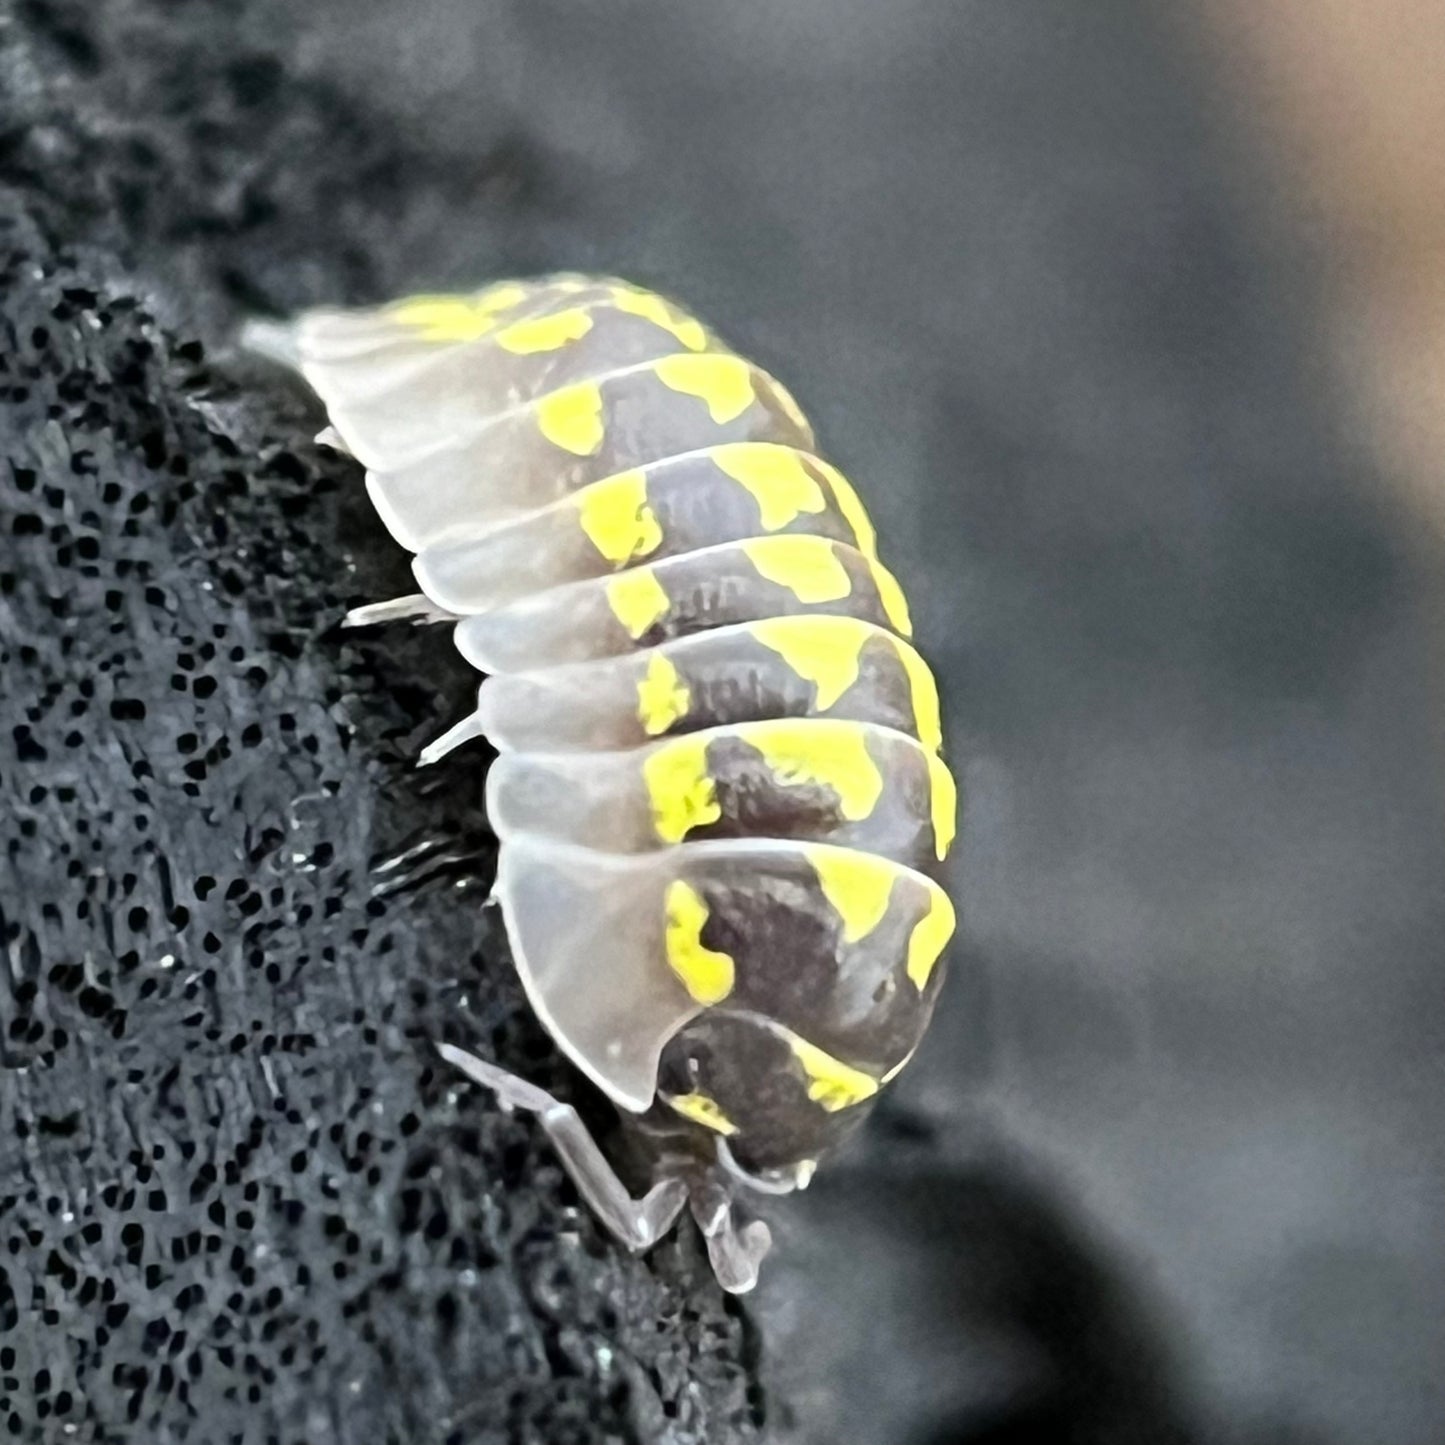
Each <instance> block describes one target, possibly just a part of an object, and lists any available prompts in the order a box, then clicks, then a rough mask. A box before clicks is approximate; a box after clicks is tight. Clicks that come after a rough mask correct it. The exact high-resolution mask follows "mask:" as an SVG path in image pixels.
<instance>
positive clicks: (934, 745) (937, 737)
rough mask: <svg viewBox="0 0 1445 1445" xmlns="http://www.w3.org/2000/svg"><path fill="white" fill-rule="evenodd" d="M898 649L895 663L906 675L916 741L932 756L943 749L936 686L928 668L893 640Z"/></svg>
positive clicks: (917, 657)
mask: <svg viewBox="0 0 1445 1445" xmlns="http://www.w3.org/2000/svg"><path fill="white" fill-rule="evenodd" d="M894 646H895V647H897V649H898V660H899V661H900V662H901V663H902V664H903V671H904V672H905V673H907V674H908V686H909V689H910V690H911V692H912V694H913V718H914V722H915V724H916V725H917V727H918V740H919V742H921V743H922V744H923V746H924V747H926V748H929V749H931V750H933V751H934V752H936V751H937V750H938V749H939V748H940V747H942V746H943V715H942V713H941V712H940V711H939V706H938V684H937V683H936V682H935V681H934V680H933V674H932V673H931V672H930V671H929V670H928V664H927V663H926V662H924V660H923V659H922V658H921V657H920V656H919V655H918V653H917V652H916V651H915V650H914V649H913V648H912V647H910V646H909V645H908V644H907V643H906V642H903V641H900V640H898V639H896V638H895V639H894Z"/></svg>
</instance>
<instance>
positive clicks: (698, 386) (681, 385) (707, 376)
mask: <svg viewBox="0 0 1445 1445" xmlns="http://www.w3.org/2000/svg"><path fill="white" fill-rule="evenodd" d="M653 371H654V372H655V373H656V374H657V379H658V380H659V381H660V382H661V383H662V384H663V385H664V386H665V387H667V388H668V390H669V391H678V392H682V393H683V394H684V395H686V396H695V397H697V398H699V399H700V400H701V401H702V402H703V404H704V405H705V406H706V407H707V411H708V415H709V416H710V417H712V419H713V421H715V422H716V423H717V424H718V425H719V426H722V425H723V424H724V423H726V422H730V421H736V420H737V418H738V417H740V416H741V415H742V414H743V413H744V412H745V411H746V410H747V409H748V408H749V407H750V406H751V405H752V404H753V401H754V400H755V399H756V393H755V392H754V390H753V374H752V368H751V367H750V366H749V365H748V364H747V362H746V361H743V360H742V359H741V358H740V357H737V356H727V355H718V356H664V357H663V358H662V360H661V361H659V362H657V363H656V364H655V365H654V366H653Z"/></svg>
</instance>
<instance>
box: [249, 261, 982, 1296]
mask: <svg viewBox="0 0 1445 1445" xmlns="http://www.w3.org/2000/svg"><path fill="white" fill-rule="evenodd" d="M246 339H247V341H248V344H250V345H252V346H253V347H254V348H256V349H258V350H261V351H264V352H267V353H269V354H271V355H273V356H276V357H279V358H280V359H283V360H285V361H287V362H288V363H290V364H292V365H294V366H295V367H296V368H297V369H298V370H299V371H300V372H301V373H302V375H304V376H305V378H306V380H307V381H308V382H309V383H310V384H311V386H312V387H313V388H314V389H315V391H316V392H317V393H318V394H319V395H320V397H321V399H322V401H323V402H324V403H325V405H326V409H327V412H328V415H329V421H330V427H329V429H328V431H327V432H325V433H323V439H324V440H327V441H329V442H330V443H331V444H332V445H333V446H336V447H338V448H340V449H342V450H344V451H346V452H349V453H350V454H351V455H352V456H354V457H355V458H356V459H357V460H358V461H360V462H361V463H362V464H363V465H364V466H365V467H366V468H367V487H368V489H369V491H370V494H371V497H372V499H373V501H374V502H375V504H376V508H377V511H378V512H379V513H380V515H381V517H382V520H383V521H384V522H385V523H386V525H387V527H388V528H389V529H390V530H391V532H392V534H393V535H394V536H395V537H396V539H397V541H399V542H400V543H401V544H402V545H403V546H405V547H407V548H409V549H410V550H411V551H413V552H414V553H416V560H415V571H416V577H417V581H418V583H419V585H420V588H421V592H420V594H419V595H417V596H415V597H409V598H402V599H399V600H398V601H396V602H389V603H381V604H379V605H377V606H375V607H369V608H362V609H360V610H359V611H358V612H356V613H353V614H352V615H351V618H350V619H349V620H350V621H351V622H352V623H353V624H362V623H368V622H376V621H382V620H386V619H389V618H394V617H409V618H413V619H419V620H451V621H454V622H455V624H456V642H457V646H458V648H459V649H460V650H461V652H462V655H463V656H464V657H465V658H466V659H467V661H468V662H470V663H471V664H472V665H473V666H474V667H476V668H478V669H479V670H480V671H482V672H484V673H486V674H488V676H487V678H486V680H485V681H484V682H483V683H482V685H481V689H480V691H479V693H478V697H477V707H476V711H475V712H474V713H473V714H472V715H471V716H469V717H468V718H466V719H464V720H463V721H462V722H460V723H459V724H457V725H456V726H455V727H453V728H452V730H451V731H450V732H449V733H447V734H446V735H445V736H443V737H442V738H440V739H438V741H437V742H436V743H434V744H432V746H431V747H429V748H428V749H426V750H425V752H424V754H423V760H424V761H430V760H432V759H434V758H436V757H438V756H440V755H441V754H442V753H444V752H446V751H448V750H450V749H451V748H454V747H456V746H458V745H460V744H461V743H463V742H465V741H467V740H468V739H470V738H473V737H476V736H479V735H483V734H484V735H485V736H486V737H488V738H489V739H490V740H491V742H492V743H493V745H494V746H495V747H496V748H497V749H498V750H499V751H500V754H501V756H500V757H499V758H498V759H497V761H496V762H495V764H494V765H493V766H492V768H491V771H490V774H489V776H488V778H487V785H486V790H487V806H488V812H489V817H490V820H491V823H492V826H493V827H494V828H495V830H496V833H497V836H498V838H499V839H500V840H501V850H500V861H499V865H498V874H497V882H496V890H495V897H496V898H497V899H498V900H499V902H500V904H501V908H502V912H503V915H504V918H505V920H506V926H507V932H508V936H509V938H510V941H511V945H512V950H513V953H514V956H515V959H516V966H517V969H518V971H519V973H520V975H521V978H522V981H523V983H524V985H525V987H526V990H527V994H528V997H529V998H530V1000H531V1003H532V1005H533V1007H534V1008H535V1010H536V1012H537V1014H538V1016H539V1017H540V1019H541V1020H542V1022H543V1023H544V1024H545V1025H546V1027H547V1029H548V1030H549V1031H550V1032H551V1034H552V1036H553V1037H554V1038H555V1039H556V1041H557V1043H558V1044H559V1045H560V1046H561V1048H562V1049H563V1050H564V1051H565V1052H566V1053H567V1055H568V1056H569V1057H570V1058H571V1059H572V1060H573V1062H575V1063H576V1065H577V1066H578V1067H579V1068H580V1069H581V1070H582V1071H583V1073H585V1074H586V1075H587V1077H588V1078H590V1079H591V1080H592V1081H593V1082H594V1083H595V1084H596V1085H598V1087H600V1088H601V1089H602V1090H604V1091H605V1092H606V1093H607V1094H608V1095H609V1096H610V1097H611V1098H612V1099H613V1100H614V1101H615V1102H616V1104H617V1105H618V1106H619V1107H620V1109H621V1110H622V1111H623V1113H624V1117H626V1118H628V1119H629V1120H630V1121H631V1122H632V1123H633V1124H634V1125H635V1126H636V1127H637V1128H638V1129H639V1130H640V1132H641V1133H642V1135H643V1136H644V1137H645V1138H646V1139H647V1141H648V1144H649V1147H650V1151H651V1157H652V1159H653V1161H654V1166H655V1171H656V1178H657V1182H656V1183H655V1184H654V1187H653V1188H652V1190H651V1192H650V1193H649V1194H648V1195H647V1196H646V1197H645V1198H644V1199H642V1200H634V1199H633V1198H632V1197H631V1196H630V1195H629V1194H628V1193H627V1191H626V1190H625V1188H624V1187H623V1185H622V1184H621V1183H620V1182H619V1180H618V1179H617V1177H616V1175H615V1174H614V1173H613V1171H612V1169H611V1167H610V1165H609V1164H608V1163H607V1161H606V1159H605V1157H604V1156H603V1155H602V1154H601V1152H600V1151H599V1150H598V1149H597V1146H596V1145H595V1144H594V1143H593V1142H592V1140H591V1138H590V1137H589V1136H588V1135H587V1133H586V1131H585V1129H584V1128H583V1126H582V1125H581V1123H580V1121H579V1120H578V1118H577V1116H576V1115H575V1114H574V1113H573V1112H572V1110H571V1109H570V1108H568V1107H567V1106H565V1105H563V1104H561V1103H559V1102H558V1101H557V1100H555V1099H553V1098H552V1097H551V1096H550V1095H548V1094H545V1093H543V1092H542V1091H541V1090H539V1089H536V1088H535V1087H534V1086H532V1085H530V1084H527V1083H526V1082H524V1081H522V1080H519V1079H517V1078H515V1077H514V1076H513V1075H510V1074H507V1073H505V1072H504V1071H502V1070H500V1069H498V1068H497V1067H496V1066H494V1065H492V1064H489V1063H486V1062H484V1061H482V1060H480V1059H477V1058H475V1057H473V1056H472V1055H469V1054H465V1053H463V1052H461V1051H460V1050H457V1049H454V1048H451V1047H450V1046H445V1045H444V1046H443V1052H444V1053H445V1054H446V1056H447V1057H448V1058H449V1059H451V1060H452V1061H453V1062H455V1063H456V1064H458V1065H459V1066H460V1067H462V1068H463V1069H465V1070H466V1071H467V1072H468V1073H469V1074H470V1075H471V1076H472V1077H473V1078H476V1079H478V1080H479V1081H481V1082H482V1083H484V1084H486V1085H487V1086H488V1087H489V1088H492V1089H494V1090H495V1091H496V1092H497V1094H498V1095H499V1097H500V1098H501V1099H502V1101H503V1102H504V1103H505V1104H507V1105H510V1106H515V1107H521V1108H524V1109H528V1110H531V1111H534V1112H535V1113H537V1114H538V1116H539V1117H540V1118H541V1120H542V1122H543V1124H544V1125H545V1126H546V1128H547V1130H548V1132H549V1134H550V1135H551V1136H552V1138H553V1140H554V1141H555V1142H556V1144H557V1147H558V1148H559V1150H560V1152H561V1155H562V1157H563V1159H564V1161H565V1162H566V1164H567V1165H568V1167H569V1169H570V1170H571V1171H572V1173H573V1175H574V1177H575V1178H576V1179H577V1182H578V1184H579V1187H580V1188H581V1189H582V1191H583V1193H584V1194H585V1196H586V1197H587V1198H588V1200H589V1201H590V1202H591V1203H592V1205H593V1206H594V1207H595V1208H596V1209H597V1211H598V1213H599V1214H600V1215H601V1217H602V1218H603V1220H604V1221H605V1222H606V1223H607V1224H608V1225H609V1227H610V1228H611V1229H612V1230H613V1232H614V1233H615V1234H616V1235H617V1236H618V1237H619V1238H620V1239H622V1240H623V1241H624V1242H625V1243H626V1244H628V1245H629V1246H631V1247H633V1248H637V1249H641V1248H646V1247H647V1246H648V1245H650V1244H651V1243H653V1242H654V1241H655V1240H656V1239H657V1238H658V1236H659V1235H660V1234H661V1233H662V1232H664V1231H665V1230H666V1229H667V1228H668V1227H669V1226H670V1225H671V1223H672V1221H673V1220H674V1219H675V1218H676V1216H677V1214H678V1212H679V1211H680V1209H681V1208H682V1206H683V1204H684V1202H687V1201H689V1200H690V1202H691V1204H692V1208H693V1212H694V1214H695V1216H696V1217H697V1219H698V1222H699V1223H700V1224H701V1226H702V1228H703V1231H704V1234H705V1235H706V1237H707V1241H708V1246H709V1251H710V1254H711V1257H712V1259H713V1263H714V1267H715V1268H716V1269H717V1272H718V1275H719V1278H720V1279H721V1280H722V1282H723V1283H724V1284H725V1285H726V1286H727V1287H728V1288H731V1289H735V1290H737V1289H746V1288H748V1287H749V1286H750V1285H751V1284H752V1283H753V1281H754V1279H755V1277H756V1272H757V1263H758V1260H759V1259H760V1257H761V1255H762V1253H763V1252H764V1250H765V1249H766V1248H767V1243H768V1237H767V1231H766V1228H765V1226H763V1225H761V1224H760V1223H756V1222H755V1223H753V1224H751V1225H749V1226H747V1227H746V1228H745V1229H739V1228H738V1227H737V1226H736V1225H735V1224H734V1222H733V1217H732V1212H731V1208H730V1201H731V1198H732V1196H733V1193H734V1191H735V1189H736V1188H737V1186H739V1185H750V1186H752V1187H755V1188H758V1189H761V1190H765V1191H769V1192H778V1193H781V1192H786V1191H787V1190H788V1189H791V1188H796V1187H799V1186H801V1185H803V1184H805V1183H806V1182H807V1179H808V1177H809V1176H810V1174H811V1172H812V1168H813V1165H814V1163H815V1161H816V1159H817V1157H818V1156H819V1154H820V1153H822V1152H823V1151H824V1150H826V1149H827V1148H829V1147H830V1146H832V1145H833V1144H835V1143H837V1142H838V1141H839V1140H840V1139H841V1138H842V1137H843V1136H844V1135H846V1134H847V1133H848V1132H849V1131H850V1130H852V1129H853V1128H854V1127H856V1125H857V1124H858V1123H859V1122H860V1121H861V1119H862V1117H863V1116H864V1114H865V1113H866V1111H867V1108H868V1105H869V1102H870V1101H871V1100H872V1099H873V1098H874V1096H875V1095H876V1094H877V1092H878V1090H879V1088H880V1087H881V1086H882V1085H883V1084H885V1083H886V1082H887V1081H888V1080H889V1079H891V1078H892V1077H893V1076H894V1075H895V1074H896V1073H897V1072H898V1071H899V1070H900V1069H901V1068H902V1067H903V1066H904V1064H905V1063H907V1061H908V1059H909V1058H910V1056H911V1055H912V1053H913V1050H914V1049H915V1047H916V1046H917V1044H918V1041H919V1038H920V1036H921V1034H922V1032H923V1029H924V1027H925V1026H926V1024H927V1022H928V1019H929V1015H930V1013H931V1011H932V1009H933V1004H934V999H935V998H936V996H937V993H938V989H939V986H940V983H941V981H942V969H941V968H940V967H938V962H939V958H940V955H941V953H942V950H943V947H944V945H945V943H946V942H947V941H948V938H949V937H950V935H951V934H952V932H953V927H954V914H953V909H952V907H951V905H950V903H949V900H948V897H947V895H946V894H945V893H944V892H943V890H942V889H941V888H940V887H939V886H938V884H937V882H936V881H935V879H934V875H935V874H936V873H937V871H938V868H939V865H940V864H941V863H942V861H943V859H944V857H945V855H946V854H947V852H948V848H949V845H950V843H951V841H952V838H953V833H954V826H955V814H956V798H955V792H954V785H953V780H952V778H951V777H950V775H949V772H948V769H947V768H946V767H945V766H944V764H943V762H942V761H941V760H940V756H939V749H940V745H941V742H942V732H941V727H940V721H939V709H938V696H937V691H936V688H935V685H934V681H933V678H932V675H931V674H930V673H929V670H928V668H927V667H926V666H925V664H924V663H923V661H922V660H921V658H920V657H919V656H918V654H917V653H916V652H915V651H914V649H913V647H912V645H911V644H910V643H909V641H908V640H907V639H908V636H909V632H910V624H909V617H908V608H907V604H906V602H905V600H904V597H903V593H902V590H901V589H900V587H899V585H898V583H897V581H896V580H895V579H894V577H893V575H892V574H891V573H890V572H888V571H887V570H886V569H885V568H884V567H883V565H882V564H881V563H880V562H879V560H878V556H877V551H876V548H875V543H874V534H873V528H872V525H871V523H870V522H869V519H868V516H867V513H866V512H865V511H864V509H863V506H862V504H861V503H860V502H859V500H858V497H857V495H856V493H855V492H854V491H853V489H852V487H851V486H850V485H849V484H848V482H847V481H846V480H845V479H844V478H843V476H842V475H841V474H840V473H839V472H838V470H837V469H836V468H835V467H833V466H832V465H830V464H829V463H828V462H826V461H824V460H823V459H822V458H821V457H820V456H819V455H818V451H817V448H816V444H815V441H814V438H813V433H812V430H811V428H810V426H809V424H808V421H807V419H806V418H805V417H804V416H803V414H802V412H801V411H800V410H799V408H798V406H797V404H796V403H795V402H794V401H793V399H792V397H791V396H789V394H788V393H787V392H786V391H785V390H784V389H783V388H782V386H780V385H779V384H778V383H777V382H776V381H775V380H773V378H772V377H770V376H768V375H767V374H766V373H764V372H763V371H761V370H759V369H758V368H757V367H756V366H753V365H752V364H750V363H749V362H747V361H745V360H743V359H742V358H741V357H738V356H735V355H733V354H732V353H731V352H730V351H729V350H728V349H727V348H726V347H725V346H724V345H723V344H722V343H721V342H719V341H718V339H717V338H716V337H715V336H714V335H712V333H711V332H709V331H707V330H706V329H705V328H704V327H703V326H702V325H701V324H699V323H698V322H697V321H695V320H693V319H692V318H691V317H689V316H687V315H685V314H684V313H683V312H681V311H680V310H678V309H677V308H676V307H675V306H674V305H673V304H672V303H670V302H668V301H666V300H664V299H662V298H661V297H659V296H657V295H655V294H653V293H652V292H649V291H644V290H640V289H638V288H637V287H634V286H631V285H627V284H625V283H623V282H620V281H616V280H610V279H594V278H588V277H581V276H554V277H548V278H545V279H542V280H539V281H531V282H506V283H503V284H499V285H495V286H492V287H489V288H488V289H486V290H484V291H481V292H478V293H476V294H474V295H470V296H439V297H417V298H412V299H409V300H405V301H401V302H398V303H395V304H393V305H390V306H385V307H381V308H379V309H374V310H366V311H338V310H318V311H310V312H307V313H305V314H303V315H302V316H300V317H299V318H297V319H296V320H295V321H293V322H291V323H289V324H281V325H276V324H270V323H257V324H255V325H253V326H252V327H250V328H248V333H247V338H246Z"/></svg>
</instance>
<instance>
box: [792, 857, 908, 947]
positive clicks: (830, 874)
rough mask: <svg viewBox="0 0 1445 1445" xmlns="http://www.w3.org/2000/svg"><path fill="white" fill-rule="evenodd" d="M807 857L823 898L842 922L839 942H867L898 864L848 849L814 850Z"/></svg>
mask: <svg viewBox="0 0 1445 1445" xmlns="http://www.w3.org/2000/svg"><path fill="white" fill-rule="evenodd" d="M807 853H808V861H809V862H810V863H811V864H812V865H813V870H814V871H815V872H816V873H817V875H818V886H819V887H820V888H821V889H822V890H823V896H824V897H825V898H826V899H827V900H828V902H829V903H831V904H832V905H833V911H834V912H835V913H836V914H837V915H838V917H839V918H840V919H841V920H842V922H843V942H844V943H857V942H859V940H861V939H864V938H867V937H868V935H869V934H870V933H872V932H873V930H874V929H875V928H877V927H878V925H879V924H880V923H882V922H883V915H884V914H885V913H887V912H888V900H889V899H890V898H891V897H892V896H893V884H894V882H895V881H896V880H897V878H898V874H899V871H900V870H899V867H898V864H896V863H890V862H889V861H888V859H886V858H880V857H878V856H877V855H876V854H874V853H859V852H856V851H855V850H854V849H852V848H816V847H815V848H809V849H808V850H807Z"/></svg>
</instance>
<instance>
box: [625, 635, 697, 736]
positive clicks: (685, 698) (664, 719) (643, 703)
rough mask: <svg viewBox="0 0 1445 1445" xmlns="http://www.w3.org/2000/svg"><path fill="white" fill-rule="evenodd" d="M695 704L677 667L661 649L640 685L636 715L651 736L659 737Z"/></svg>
mask: <svg viewBox="0 0 1445 1445" xmlns="http://www.w3.org/2000/svg"><path fill="white" fill-rule="evenodd" d="M691 706H692V694H691V692H689V691H688V688H687V685H686V683H684V682H683V681H682V679H681V677H680V676H679V675H678V671H677V669H676V668H675V667H674V666H673V665H672V663H670V662H669V661H668V660H667V659H666V658H665V657H664V656H663V655H662V654H661V653H660V652H655V653H653V655H652V656H651V657H650V658H649V659H648V661H647V671H646V672H645V673H644V674H643V676H642V679H641V681H640V682H639V683H638V684H637V717H638V721H639V722H641V724H642V730H643V732H645V733H646V734H647V735H648V737H650V738H655V737H660V736H661V735H662V734H663V733H665V732H666V731H667V730H668V729H669V728H670V727H671V726H672V725H673V723H675V722H676V721H677V720H678V719H679V718H681V717H684V716H686V714H687V710H688V708H689V707H691Z"/></svg>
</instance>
